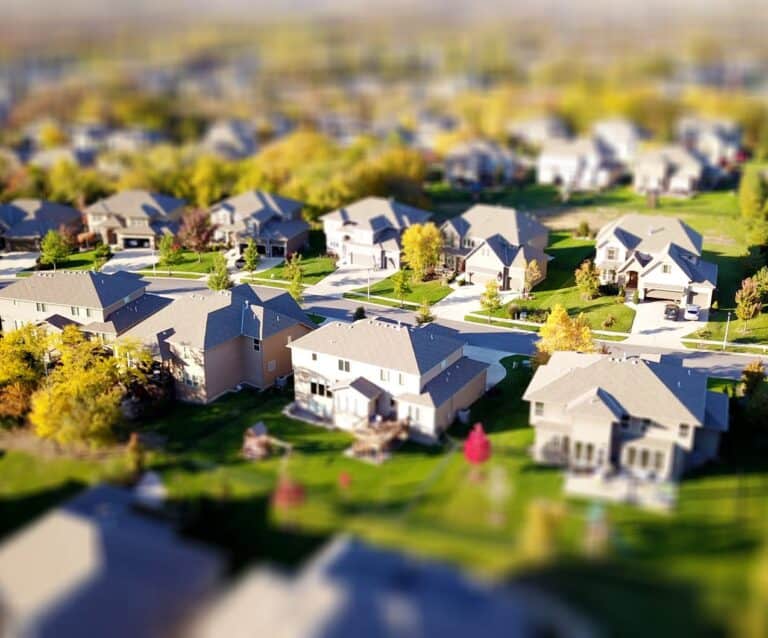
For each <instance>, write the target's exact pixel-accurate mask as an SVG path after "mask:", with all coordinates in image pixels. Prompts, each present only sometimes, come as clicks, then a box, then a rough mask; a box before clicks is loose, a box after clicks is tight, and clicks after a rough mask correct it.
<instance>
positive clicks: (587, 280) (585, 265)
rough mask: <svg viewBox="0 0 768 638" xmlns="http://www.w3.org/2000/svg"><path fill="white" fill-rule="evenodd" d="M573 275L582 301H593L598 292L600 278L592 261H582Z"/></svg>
mask: <svg viewBox="0 0 768 638" xmlns="http://www.w3.org/2000/svg"><path fill="white" fill-rule="evenodd" d="M573 274H574V277H575V278H576V287H577V288H578V289H579V292H580V293H581V297H582V299H584V300H586V301H589V300H590V299H594V298H595V297H596V296H597V294H598V292H599V290H600V277H599V274H598V270H597V268H595V265H594V263H593V262H592V260H591V259H585V260H584V261H582V262H581V265H580V266H579V267H578V268H577V269H576V270H575V271H574V273H573Z"/></svg>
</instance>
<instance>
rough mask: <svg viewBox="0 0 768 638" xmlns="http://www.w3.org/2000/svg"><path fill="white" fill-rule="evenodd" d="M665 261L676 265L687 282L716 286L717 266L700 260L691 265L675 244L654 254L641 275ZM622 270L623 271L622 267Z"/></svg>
mask: <svg viewBox="0 0 768 638" xmlns="http://www.w3.org/2000/svg"><path fill="white" fill-rule="evenodd" d="M688 254H690V253H688ZM667 259H669V260H671V261H673V262H674V263H675V264H677V266H678V267H679V268H680V269H681V270H682V271H683V272H684V273H685V275H686V276H687V277H688V281H689V282H691V283H696V284H705V285H708V286H711V287H712V288H714V287H715V286H716V285H717V264H714V263H712V262H709V261H704V260H702V259H698V260H697V261H696V263H693V262H691V261H690V260H689V259H687V258H686V252H685V251H683V250H682V249H681V248H680V247H679V246H677V245H675V244H667V245H666V246H664V248H662V249H661V250H660V251H659V252H658V253H656V254H655V255H654V256H653V259H651V260H650V261H649V262H648V263H647V264H646V265H645V267H644V269H643V274H645V273H648V272H650V271H651V269H653V268H655V267H656V266H657V265H658V264H659V263H661V262H664V261H665V260H667ZM622 270H624V268H623V267H622Z"/></svg>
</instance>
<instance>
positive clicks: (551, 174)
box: [536, 138, 621, 192]
mask: <svg viewBox="0 0 768 638" xmlns="http://www.w3.org/2000/svg"><path fill="white" fill-rule="evenodd" d="M620 174H621V170H620V167H619V166H617V164H616V163H615V162H614V161H613V159H612V158H611V157H610V155H609V154H608V152H607V151H606V149H605V148H604V147H603V145H602V144H600V143H598V142H597V141H596V140H594V139H591V138H578V139H575V140H556V141H551V142H548V143H547V144H545V145H544V146H543V147H542V149H541V152H540V153H539V157H538V159H537V160H536V179H537V182H538V183H539V184H552V185H555V186H561V187H562V188H564V189H566V190H568V191H571V192H575V191H593V190H601V189H603V188H607V187H608V186H610V185H611V184H613V183H614V182H615V181H616V179H617V178H618V177H619V175H620Z"/></svg>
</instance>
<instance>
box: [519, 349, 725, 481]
mask: <svg viewBox="0 0 768 638" xmlns="http://www.w3.org/2000/svg"><path fill="white" fill-rule="evenodd" d="M523 399H524V400H526V401H528V402H529V403H530V423H531V426H532V427H533V428H534V429H535V431H536V438H535V442H534V445H533V457H534V459H535V460H536V461H538V462H540V463H546V464H550V465H564V466H567V467H570V468H575V469H580V470H582V471H584V470H595V471H600V472H602V471H606V470H617V471H619V472H620V473H624V474H628V475H630V476H633V477H635V478H638V479H645V480H656V481H667V480H676V479H679V478H680V476H681V475H682V474H683V472H685V471H686V470H689V469H691V468H693V467H696V466H698V465H701V464H703V463H706V462H707V461H711V460H713V459H715V458H717V453H718V447H719V443H720V436H721V434H722V433H723V432H726V431H727V430H728V396H727V395H726V394H724V393H721V392H712V391H710V390H708V389H707V376H706V375H705V374H702V373H701V372H697V371H694V370H691V369H690V368H684V367H683V366H682V365H681V364H680V363H679V362H668V361H666V360H665V359H664V358H663V357H659V356H658V355H657V356H656V357H652V356H642V357H637V356H633V357H614V356H611V355H604V354H583V353H577V352H555V353H553V354H552V357H551V358H550V360H549V362H548V363H547V364H546V365H542V366H539V367H538V368H537V370H536V373H535V374H534V375H533V379H532V380H531V382H530V384H529V385H528V388H527V389H526V391H525V393H524V394H523Z"/></svg>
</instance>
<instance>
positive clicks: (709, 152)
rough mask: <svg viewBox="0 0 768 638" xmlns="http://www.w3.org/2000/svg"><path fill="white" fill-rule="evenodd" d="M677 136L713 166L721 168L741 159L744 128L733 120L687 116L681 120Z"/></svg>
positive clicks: (678, 124) (708, 164) (682, 142)
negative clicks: (740, 127)
mask: <svg viewBox="0 0 768 638" xmlns="http://www.w3.org/2000/svg"><path fill="white" fill-rule="evenodd" d="M677 138H678V141H679V142H680V143H681V144H682V145H683V146H685V147H686V148H687V149H689V150H690V151H692V152H693V153H696V154H697V155H698V156H700V157H701V158H702V159H703V160H704V161H705V162H706V163H707V166H708V167H709V168H714V169H720V168H723V167H726V166H728V165H730V164H733V163H734V162H736V161H738V159H739V153H740V151H741V130H740V129H739V126H738V125H737V124H736V123H735V122H733V121H731V120H718V119H705V118H699V117H684V118H682V119H680V121H679V122H678V123H677Z"/></svg>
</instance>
